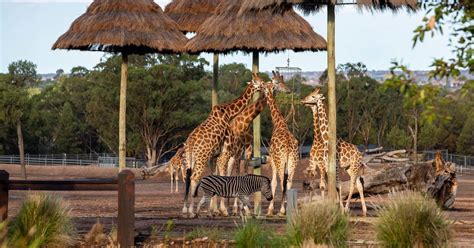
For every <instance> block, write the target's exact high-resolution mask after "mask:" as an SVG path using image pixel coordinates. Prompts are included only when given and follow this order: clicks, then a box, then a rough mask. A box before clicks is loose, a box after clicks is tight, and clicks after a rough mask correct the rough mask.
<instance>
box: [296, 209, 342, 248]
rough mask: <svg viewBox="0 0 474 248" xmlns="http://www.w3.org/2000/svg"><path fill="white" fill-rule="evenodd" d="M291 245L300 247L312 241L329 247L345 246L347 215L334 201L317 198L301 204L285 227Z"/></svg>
mask: <svg viewBox="0 0 474 248" xmlns="http://www.w3.org/2000/svg"><path fill="white" fill-rule="evenodd" d="M287 237H288V240H289V242H290V244H291V245H294V246H298V247H301V246H303V244H308V243H311V242H313V243H314V244H318V245H328V246H331V247H346V246H347V239H348V237H349V217H348V216H347V215H346V214H343V213H342V210H341V209H340V207H339V206H338V205H336V204H335V203H331V202H329V201H327V200H318V201H315V202H311V203H306V204H304V205H302V207H301V208H300V209H299V211H298V213H297V214H296V215H295V217H294V218H293V221H292V222H291V223H289V225H288V227H287Z"/></svg>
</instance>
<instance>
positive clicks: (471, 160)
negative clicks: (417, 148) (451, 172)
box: [423, 150, 474, 173]
mask: <svg viewBox="0 0 474 248" xmlns="http://www.w3.org/2000/svg"><path fill="white" fill-rule="evenodd" d="M423 154H424V156H425V159H426V160H431V159H434V158H435V154H436V151H423ZM441 154H442V156H443V159H444V161H447V162H453V163H455V164H456V171H459V172H460V173H462V172H463V171H464V170H472V169H474V156H466V155H459V154H452V153H449V152H448V150H441Z"/></svg>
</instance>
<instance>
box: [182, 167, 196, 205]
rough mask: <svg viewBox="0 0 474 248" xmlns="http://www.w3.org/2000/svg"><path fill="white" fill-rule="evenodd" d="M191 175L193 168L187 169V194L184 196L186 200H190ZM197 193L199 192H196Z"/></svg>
mask: <svg viewBox="0 0 474 248" xmlns="http://www.w3.org/2000/svg"><path fill="white" fill-rule="evenodd" d="M191 174H192V170H191V168H187V169H186V180H185V183H186V193H185V195H184V199H185V200H186V199H188V195H189V188H190V187H191ZM196 192H197V190H196Z"/></svg>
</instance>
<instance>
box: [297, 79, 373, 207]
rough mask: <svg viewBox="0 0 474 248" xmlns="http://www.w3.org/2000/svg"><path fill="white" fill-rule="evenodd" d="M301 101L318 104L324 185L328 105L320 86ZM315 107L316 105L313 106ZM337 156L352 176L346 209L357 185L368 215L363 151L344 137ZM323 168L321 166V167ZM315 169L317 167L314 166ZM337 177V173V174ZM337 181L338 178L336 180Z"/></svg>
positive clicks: (308, 104)
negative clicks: (363, 179)
mask: <svg viewBox="0 0 474 248" xmlns="http://www.w3.org/2000/svg"><path fill="white" fill-rule="evenodd" d="M301 103H303V104H305V105H306V106H311V105H316V109H317V113H315V112H314V110H313V115H314V116H316V115H317V117H314V118H318V123H319V133H320V135H321V138H322V141H323V144H324V145H323V148H322V149H323V150H324V152H322V153H321V154H324V158H323V159H321V161H324V165H325V166H324V172H323V173H324V176H323V175H321V178H322V179H324V183H323V184H322V185H326V182H325V177H326V172H327V169H328V168H327V166H328V146H329V137H328V135H329V131H328V119H327V114H326V107H325V104H324V96H323V95H322V94H321V93H320V92H319V88H317V89H315V90H314V91H313V92H311V93H310V94H309V95H308V96H306V97H305V98H303V100H301ZM312 109H314V106H313V107H312ZM336 154H337V155H336V156H337V160H338V163H339V165H338V166H339V167H341V168H343V169H344V170H346V172H347V174H349V176H350V178H351V179H350V180H351V183H350V188H349V196H348V197H347V202H346V206H345V208H344V210H345V211H348V210H349V203H350V200H351V198H352V193H353V192H354V187H355V186H356V185H357V191H358V192H359V195H360V200H361V203H362V212H363V215H364V216H366V215H367V206H366V205H365V198H364V186H363V184H362V181H361V175H362V173H363V172H364V169H365V167H366V166H365V164H364V163H362V153H361V152H359V150H358V149H357V147H356V146H355V145H353V144H351V143H349V142H346V141H344V140H342V139H338V140H337V145H336ZM320 168H321V167H320ZM313 169H315V168H313ZM336 177H337V175H336ZM336 181H337V180H336Z"/></svg>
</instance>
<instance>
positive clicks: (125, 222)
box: [117, 170, 135, 247]
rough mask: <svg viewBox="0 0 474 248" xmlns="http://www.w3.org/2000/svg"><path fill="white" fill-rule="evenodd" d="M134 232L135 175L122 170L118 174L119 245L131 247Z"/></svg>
mask: <svg viewBox="0 0 474 248" xmlns="http://www.w3.org/2000/svg"><path fill="white" fill-rule="evenodd" d="M134 232H135V175H134V174H133V172H131V171H130V170H123V171H121V172H120V173H119V176H118V226H117V236H118V242H119V246H120V247H133V246H134V244H135V242H134Z"/></svg>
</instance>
